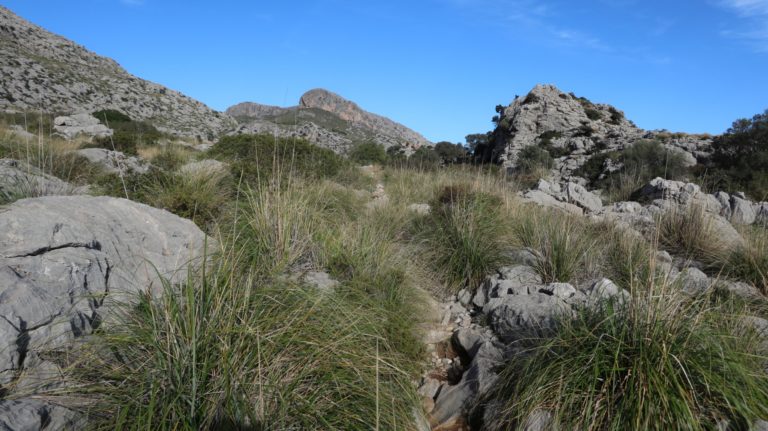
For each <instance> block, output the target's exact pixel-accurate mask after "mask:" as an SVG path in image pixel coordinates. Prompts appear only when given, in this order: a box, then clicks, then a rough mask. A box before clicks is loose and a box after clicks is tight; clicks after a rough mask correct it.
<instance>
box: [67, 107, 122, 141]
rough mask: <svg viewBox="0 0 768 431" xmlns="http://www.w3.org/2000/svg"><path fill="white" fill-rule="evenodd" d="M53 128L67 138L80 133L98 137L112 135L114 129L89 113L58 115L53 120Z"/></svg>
mask: <svg viewBox="0 0 768 431" xmlns="http://www.w3.org/2000/svg"><path fill="white" fill-rule="evenodd" d="M53 129H54V130H56V133H57V134H59V135H61V136H62V137H64V138H65V139H72V138H74V137H75V136H77V135H80V134H83V135H87V136H93V137H97V138H104V137H107V136H112V129H110V128H109V127H107V126H105V125H103V124H101V122H100V121H99V120H98V119H97V118H96V117H94V116H92V115H91V114H87V113H85V114H75V115H70V116H64V117H56V118H54V120H53Z"/></svg>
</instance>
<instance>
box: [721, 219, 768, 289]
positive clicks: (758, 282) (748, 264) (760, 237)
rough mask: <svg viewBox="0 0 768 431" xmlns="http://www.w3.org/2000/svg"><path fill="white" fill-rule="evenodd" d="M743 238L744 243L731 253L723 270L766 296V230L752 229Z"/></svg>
mask: <svg viewBox="0 0 768 431" xmlns="http://www.w3.org/2000/svg"><path fill="white" fill-rule="evenodd" d="M743 236H744V239H745V240H746V243H745V244H743V245H741V246H738V247H736V249H735V250H733V252H731V254H730V255H729V256H728V259H727V261H726V263H725V267H724V270H725V272H726V273H727V274H728V275H729V276H731V277H734V278H736V279H739V280H743V281H746V282H747V283H750V284H752V285H753V286H755V287H757V288H758V289H760V291H761V292H763V294H767V295H768V230H766V228H765V227H753V228H752V229H751V230H749V231H748V232H747V233H746V234H745V235H743Z"/></svg>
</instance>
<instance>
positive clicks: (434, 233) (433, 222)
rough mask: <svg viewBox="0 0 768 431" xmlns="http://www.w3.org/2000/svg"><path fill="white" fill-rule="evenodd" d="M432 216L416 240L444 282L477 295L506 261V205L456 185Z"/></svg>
mask: <svg viewBox="0 0 768 431" xmlns="http://www.w3.org/2000/svg"><path fill="white" fill-rule="evenodd" d="M431 204H432V212H431V213H430V215H428V216H425V217H423V218H421V219H419V220H417V223H416V228H415V230H416V238H417V241H420V242H421V243H422V244H423V246H424V253H425V254H426V255H427V259H428V260H430V261H432V262H434V266H435V268H436V271H437V272H438V273H439V274H441V275H442V277H443V279H444V280H443V281H444V282H445V283H446V284H447V285H448V286H449V287H451V288H452V290H458V289H460V288H462V287H464V286H467V287H469V288H470V289H475V288H477V286H478V285H479V283H480V282H481V281H482V280H483V279H484V278H485V277H486V276H487V275H488V274H489V273H490V272H491V271H493V270H494V269H497V268H498V267H500V266H503V265H504V264H505V263H507V262H508V261H509V255H508V253H507V252H508V248H509V229H508V220H507V219H506V218H505V214H506V213H505V211H504V209H505V207H504V202H503V201H502V199H501V198H499V197H498V196H496V195H493V194H490V193H487V192H484V191H480V190H475V189H473V188H472V185H471V184H466V183H459V184H456V185H452V186H447V187H445V188H443V189H442V191H441V192H440V193H439V194H438V196H437V197H436V199H435V200H433V201H432V202H431Z"/></svg>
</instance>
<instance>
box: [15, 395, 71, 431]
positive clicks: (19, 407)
mask: <svg viewBox="0 0 768 431" xmlns="http://www.w3.org/2000/svg"><path fill="white" fill-rule="evenodd" d="M85 425H86V424H85V420H84V418H83V417H81V416H80V415H78V414H77V413H75V412H73V411H72V410H69V409H66V408H64V407H61V406H57V405H55V404H52V403H48V402H45V401H43V400H38V399H31V398H22V399H16V400H0V430H3V431H37V430H52V431H53V430H73V431H74V430H79V429H83V428H84V427H85Z"/></svg>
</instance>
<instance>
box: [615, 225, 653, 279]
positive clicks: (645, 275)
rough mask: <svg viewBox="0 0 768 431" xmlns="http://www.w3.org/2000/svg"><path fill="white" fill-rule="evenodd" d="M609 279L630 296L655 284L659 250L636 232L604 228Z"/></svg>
mask: <svg viewBox="0 0 768 431" xmlns="http://www.w3.org/2000/svg"><path fill="white" fill-rule="evenodd" d="M603 229H604V230H603V232H606V233H605V234H604V236H602V238H603V241H602V242H604V243H605V244H606V246H605V249H604V251H603V254H602V255H603V261H604V263H605V269H606V273H605V276H606V277H608V278H609V279H610V280H611V281H613V282H614V283H616V285H618V286H619V287H621V288H623V289H626V290H628V291H630V292H632V291H634V289H635V287H637V286H642V285H644V284H646V283H648V282H649V280H652V279H653V278H654V277H655V276H656V275H657V274H656V249H655V247H653V245H652V244H651V243H649V242H648V241H646V240H645V239H644V238H642V237H639V236H636V235H635V234H634V233H633V232H629V231H621V230H618V229H616V228H615V227H612V226H611V227H609V226H603Z"/></svg>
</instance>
